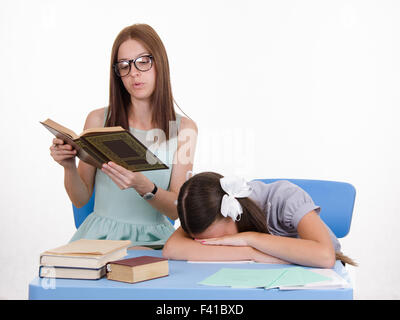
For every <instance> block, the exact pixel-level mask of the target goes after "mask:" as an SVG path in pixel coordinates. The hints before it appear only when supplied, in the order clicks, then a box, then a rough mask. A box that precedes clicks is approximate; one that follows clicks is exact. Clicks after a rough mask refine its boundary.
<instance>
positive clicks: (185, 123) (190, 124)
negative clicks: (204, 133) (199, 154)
mask: <svg viewBox="0 0 400 320" xmlns="http://www.w3.org/2000/svg"><path fill="white" fill-rule="evenodd" d="M183 129H192V130H194V131H196V133H197V132H198V131H199V130H198V128H197V125H196V122H194V121H193V120H192V119H189V118H186V117H184V116H181V125H180V130H183Z"/></svg>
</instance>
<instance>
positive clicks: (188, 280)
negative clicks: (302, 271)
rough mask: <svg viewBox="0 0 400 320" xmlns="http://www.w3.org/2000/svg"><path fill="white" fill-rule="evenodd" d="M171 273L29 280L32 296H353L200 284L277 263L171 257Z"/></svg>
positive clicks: (147, 252) (157, 253)
mask: <svg viewBox="0 0 400 320" xmlns="http://www.w3.org/2000/svg"><path fill="white" fill-rule="evenodd" d="M142 255H147V256H156V257H161V256H162V253H161V250H128V256H126V257H125V258H132V257H137V256H142ZM168 263H169V276H167V277H163V278H159V279H153V280H149V281H143V282H139V283H133V284H130V283H124V282H118V281H112V280H107V279H106V278H102V279H99V280H72V279H48V278H39V277H37V278H35V279H34V280H33V281H32V282H31V283H30V284H29V299H32V300H35V299H57V300H61V299H102V300H103V299H107V300H112V299H132V300H215V299H217V300H271V299H340V300H347V299H353V288H352V287H351V288H345V289H332V290H289V291H283V290H282V291H281V290H278V289H270V290H265V289H262V288H254V289H247V288H246V289H237V288H229V287H211V286H204V285H199V284H197V283H198V282H200V281H202V280H204V279H205V278H207V277H208V276H210V275H212V274H213V273H215V272H217V271H218V270H219V269H221V268H242V269H244V268H246V269H249V268H254V269H262V268H282V267H284V268H287V267H291V266H288V265H275V264H257V263H254V264H224V263H217V264H210V263H207V264H204V263H188V262H186V261H176V260H169V262H168ZM334 270H335V271H336V272H337V273H338V274H339V275H341V276H342V277H343V278H345V279H346V280H347V281H348V282H349V283H350V278H349V276H348V274H347V271H346V269H345V268H344V267H343V265H342V264H341V262H340V261H337V262H336V264H335V267H334Z"/></svg>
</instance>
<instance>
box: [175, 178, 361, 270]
mask: <svg viewBox="0 0 400 320" xmlns="http://www.w3.org/2000/svg"><path fill="white" fill-rule="evenodd" d="M222 177H223V176H222V175H220V174H218V173H215V172H202V173H198V174H196V175H194V176H193V177H192V178H190V179H189V180H187V181H186V182H185V183H184V184H183V185H182V187H181V189H180V191H179V195H178V204H177V209H178V215H179V221H180V224H181V227H182V229H183V230H184V231H185V232H186V233H187V234H189V235H190V236H193V235H195V234H198V233H202V232H204V231H205V230H206V229H207V228H208V227H209V226H210V225H211V224H212V223H213V222H214V221H217V220H220V219H222V218H223V216H222V214H221V201H222V197H223V196H224V195H225V194H226V193H225V192H224V190H223V189H222V187H221V185H220V182H219V180H220V179H221V178H222ZM237 200H238V201H239V203H240V205H241V206H242V208H243V214H242V215H241V218H240V220H239V221H237V222H236V223H237V227H238V231H239V232H245V231H255V232H262V233H269V230H268V225H267V221H266V217H265V213H264V212H263V211H262V210H261V208H260V207H259V206H258V205H257V204H256V203H255V202H254V201H253V200H251V199H250V198H248V197H247V198H238V199H237ZM336 259H337V260H341V261H342V262H344V263H348V264H351V265H354V266H356V265H357V263H355V262H354V261H353V260H352V259H351V258H349V257H347V256H345V255H343V254H342V253H341V252H336Z"/></svg>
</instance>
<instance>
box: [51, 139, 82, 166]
mask: <svg viewBox="0 0 400 320" xmlns="http://www.w3.org/2000/svg"><path fill="white" fill-rule="evenodd" d="M50 155H51V156H52V157H53V159H54V160H55V161H56V162H57V163H59V164H60V165H61V166H63V167H64V168H65V169H71V168H76V163H75V156H76V150H75V149H74V148H73V147H72V146H70V145H69V144H67V143H64V141H63V140H61V139H58V138H54V139H53V144H52V145H51V147H50Z"/></svg>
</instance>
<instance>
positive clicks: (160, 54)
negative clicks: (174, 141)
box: [106, 24, 176, 140]
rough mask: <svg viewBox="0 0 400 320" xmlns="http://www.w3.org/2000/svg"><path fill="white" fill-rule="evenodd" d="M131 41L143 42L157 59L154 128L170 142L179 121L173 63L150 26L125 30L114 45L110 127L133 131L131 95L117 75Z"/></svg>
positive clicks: (111, 70) (141, 25) (153, 105)
mask: <svg viewBox="0 0 400 320" xmlns="http://www.w3.org/2000/svg"><path fill="white" fill-rule="evenodd" d="M129 39H134V40H137V41H139V42H140V43H141V44H142V45H143V46H144V47H145V48H146V50H148V51H149V53H150V54H151V55H152V56H153V61H154V65H153V68H156V86H155V89H154V92H153V95H152V97H151V106H152V124H153V125H155V127H156V128H159V129H161V130H163V132H164V133H165V135H166V139H167V140H168V139H169V134H170V132H169V122H170V121H176V116H175V110H174V100H173V97H172V89H171V81H170V72H169V62H168V57H167V52H166V50H165V47H164V44H163V43H162V41H161V39H160V37H159V36H158V34H157V33H156V31H155V30H154V29H153V28H152V27H150V26H149V25H147V24H134V25H131V26H128V27H126V28H124V29H123V30H121V32H120V33H119V34H118V36H117V38H116V39H115V41H114V44H113V47H112V51H111V65H110V98H109V108H108V112H107V116H106V127H112V126H121V127H123V128H125V129H127V130H129V122H128V106H129V104H130V95H129V93H128V92H127V91H126V89H125V87H124V85H123V83H122V80H121V78H120V77H118V76H117V75H116V74H115V72H114V68H113V65H114V63H116V62H117V59H118V49H119V47H120V46H121V44H122V43H123V42H125V41H126V40H129Z"/></svg>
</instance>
